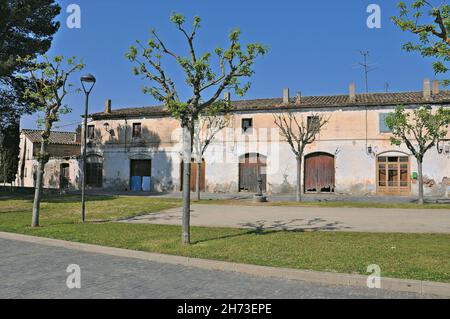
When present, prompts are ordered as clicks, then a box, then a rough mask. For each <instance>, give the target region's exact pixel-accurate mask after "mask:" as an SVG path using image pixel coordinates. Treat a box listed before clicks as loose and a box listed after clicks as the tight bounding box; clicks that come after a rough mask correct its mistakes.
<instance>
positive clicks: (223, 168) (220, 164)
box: [88, 80, 450, 196]
mask: <svg viewBox="0 0 450 319" xmlns="http://www.w3.org/2000/svg"><path fill="white" fill-rule="evenodd" d="M231 103H232V106H233V110H232V112H231V113H230V114H228V115H226V116H227V117H228V118H229V119H230V124H229V128H226V129H224V130H223V131H222V132H221V133H220V134H218V135H217V138H216V139H215V140H214V141H213V142H212V143H211V145H210V147H209V148H208V150H207V152H206V153H205V154H204V156H203V163H202V169H201V170H202V174H201V186H202V188H203V189H204V190H206V191H209V192H246V191H250V192H253V191H255V189H256V183H257V181H256V177H255V176H258V175H259V176H261V177H262V178H263V188H264V190H265V191H266V192H267V193H269V194H276V193H292V192H294V190H295V184H296V161H295V157H294V155H293V153H292V151H291V149H290V146H289V145H288V143H287V142H286V141H284V140H283V139H281V137H280V134H279V131H278V130H277V128H276V125H275V124H274V117H273V115H274V114H280V113H286V112H293V113H294V114H296V115H297V116H298V117H302V118H303V119H304V120H305V121H307V119H308V117H311V116H313V115H314V114H325V115H326V116H327V117H328V118H329V123H328V124H327V125H326V127H325V128H324V129H323V130H322V131H321V133H320V135H319V136H318V139H317V141H316V142H315V143H313V144H312V145H309V146H308V147H307V150H306V155H305V158H304V161H303V163H304V164H303V167H302V170H303V173H304V174H303V176H304V177H305V179H304V181H303V188H304V189H303V190H304V191H305V192H307V193H308V192H312V193H320V192H329V193H337V194H354V195H366V194H386V195H390V194H395V195H399V194H400V195H413V194H416V193H417V181H416V177H417V174H416V171H417V165H416V160H415V158H414V157H413V156H412V155H411V153H410V151H409V150H408V149H407V148H406V147H405V146H402V147H396V146H393V145H391V143H390V132H389V129H388V128H387V126H386V123H385V117H386V115H387V114H389V113H390V112H392V111H393V110H394V109H395V107H396V106H397V105H400V104H402V105H405V106H406V107H407V108H408V109H414V108H417V107H428V108H432V109H437V108H438V107H440V106H444V107H449V105H450V92H449V91H439V86H438V84H437V82H436V81H435V82H433V85H431V83H430V81H429V80H425V81H424V86H423V90H422V91H418V92H403V93H373V94H356V93H355V86H354V85H353V84H352V85H350V88H349V93H348V94H346V95H337V96H305V97H303V96H300V94H298V95H297V97H295V98H291V97H290V96H289V90H287V89H286V90H284V92H283V97H282V98H273V99H258V100H245V101H232V102H231ZM88 136H89V143H88V163H92V165H93V166H92V167H94V166H95V169H94V170H93V174H94V175H95V176H93V177H92V178H93V179H95V180H96V181H97V182H98V183H96V185H95V186H96V187H101V188H104V189H113V190H134V191H179V190H180V185H181V173H182V170H181V158H182V157H181V150H182V142H181V130H180V126H179V122H178V121H177V120H175V119H173V118H171V116H170V114H168V112H167V111H166V110H165V109H164V107H142V108H125V109H116V110H112V109H111V101H107V103H106V106H105V110H104V112H102V113H97V114H92V115H91V118H90V123H89V126H88ZM255 172H256V173H255ZM192 175H193V176H192V178H195V174H192ZM424 175H425V184H426V186H425V188H426V194H428V195H437V196H441V195H443V194H445V192H446V191H447V187H448V186H447V185H448V178H450V134H449V135H448V136H447V139H446V140H443V141H440V142H439V145H438V146H437V147H436V148H433V149H432V150H431V151H429V153H428V154H427V156H426V158H425V161H424ZM193 184H195V181H194V183H192V181H191V185H193Z"/></svg>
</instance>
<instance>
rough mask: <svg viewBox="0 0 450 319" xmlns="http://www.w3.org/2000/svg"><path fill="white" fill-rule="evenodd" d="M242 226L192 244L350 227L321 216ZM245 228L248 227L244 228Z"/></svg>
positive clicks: (262, 221) (263, 221) (251, 223)
mask: <svg viewBox="0 0 450 319" xmlns="http://www.w3.org/2000/svg"><path fill="white" fill-rule="evenodd" d="M299 222H301V223H303V224H304V226H296V225H295V224H297V223H299ZM239 226H241V227H243V228H242V233H238V234H230V235H225V236H217V237H212V238H207V239H202V240H198V241H195V242H193V244H194V245H195V244H201V243H205V242H208V241H213V240H221V239H229V238H235V237H242V236H247V235H258V236H265V235H271V234H275V233H304V232H319V231H337V230H349V229H351V227H348V226H345V225H344V224H342V223H341V222H337V221H336V222H327V221H326V220H324V219H322V218H313V219H309V220H307V219H292V220H290V221H281V220H280V221H273V222H268V221H266V220H259V221H256V222H248V223H242V224H239ZM245 228H248V230H246V229H245Z"/></svg>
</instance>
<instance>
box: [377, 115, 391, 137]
mask: <svg viewBox="0 0 450 319" xmlns="http://www.w3.org/2000/svg"><path fill="white" fill-rule="evenodd" d="M388 115H389V113H381V114H380V118H379V119H380V133H391V132H392V130H391V129H390V128H389V126H388V125H387V123H386V118H387V117H388Z"/></svg>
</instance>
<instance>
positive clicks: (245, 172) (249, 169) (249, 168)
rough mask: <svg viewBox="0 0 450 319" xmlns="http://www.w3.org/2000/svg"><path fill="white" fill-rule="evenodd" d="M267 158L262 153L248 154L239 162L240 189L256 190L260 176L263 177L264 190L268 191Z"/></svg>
mask: <svg viewBox="0 0 450 319" xmlns="http://www.w3.org/2000/svg"><path fill="white" fill-rule="evenodd" d="M266 168H267V163H266V158H265V156H263V155H260V154H246V155H244V156H243V157H241V160H240V163H239V191H246V192H254V193H255V192H256V191H257V190H258V177H259V176H260V177H261V179H262V191H263V192H265V191H266V184H267V173H266Z"/></svg>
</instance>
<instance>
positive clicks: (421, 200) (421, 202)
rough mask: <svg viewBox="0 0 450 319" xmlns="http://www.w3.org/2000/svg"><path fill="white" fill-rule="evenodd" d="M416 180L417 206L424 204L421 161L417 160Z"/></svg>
mask: <svg viewBox="0 0 450 319" xmlns="http://www.w3.org/2000/svg"><path fill="white" fill-rule="evenodd" d="M417 169H418V179H419V181H418V182H419V201H418V204H419V205H423V204H424V200H423V172H422V160H419V159H418V160H417Z"/></svg>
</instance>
